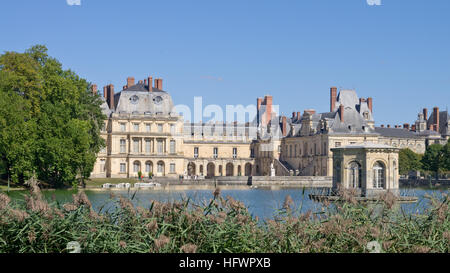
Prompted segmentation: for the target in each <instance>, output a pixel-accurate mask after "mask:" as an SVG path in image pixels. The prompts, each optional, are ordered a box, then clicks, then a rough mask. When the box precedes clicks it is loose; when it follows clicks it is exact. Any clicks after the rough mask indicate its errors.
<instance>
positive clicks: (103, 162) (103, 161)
mask: <svg viewBox="0 0 450 273" xmlns="http://www.w3.org/2000/svg"><path fill="white" fill-rule="evenodd" d="M105 163H106V160H105V159H102V160H100V172H101V173H104V172H105Z"/></svg>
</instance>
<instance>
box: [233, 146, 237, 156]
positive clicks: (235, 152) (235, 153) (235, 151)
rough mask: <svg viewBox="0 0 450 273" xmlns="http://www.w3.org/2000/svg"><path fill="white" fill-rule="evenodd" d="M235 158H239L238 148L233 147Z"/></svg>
mask: <svg viewBox="0 0 450 273" xmlns="http://www.w3.org/2000/svg"><path fill="white" fill-rule="evenodd" d="M233 158H237V148H233Z"/></svg>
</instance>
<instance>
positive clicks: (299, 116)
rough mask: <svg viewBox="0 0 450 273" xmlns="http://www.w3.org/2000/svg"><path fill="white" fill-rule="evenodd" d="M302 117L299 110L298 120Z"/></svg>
mask: <svg viewBox="0 0 450 273" xmlns="http://www.w3.org/2000/svg"><path fill="white" fill-rule="evenodd" d="M301 117H302V115H301V113H300V112H297V120H300V118H301Z"/></svg>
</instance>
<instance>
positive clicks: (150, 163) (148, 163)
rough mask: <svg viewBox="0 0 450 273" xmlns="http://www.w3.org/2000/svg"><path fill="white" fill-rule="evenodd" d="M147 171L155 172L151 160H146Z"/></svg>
mask: <svg viewBox="0 0 450 273" xmlns="http://www.w3.org/2000/svg"><path fill="white" fill-rule="evenodd" d="M145 172H146V173H150V172H153V163H152V162H151V161H147V162H145Z"/></svg>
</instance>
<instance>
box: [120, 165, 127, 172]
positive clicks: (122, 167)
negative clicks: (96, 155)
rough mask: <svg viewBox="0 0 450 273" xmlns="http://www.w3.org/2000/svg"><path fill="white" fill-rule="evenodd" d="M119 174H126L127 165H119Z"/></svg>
mask: <svg viewBox="0 0 450 273" xmlns="http://www.w3.org/2000/svg"><path fill="white" fill-rule="evenodd" d="M120 172H121V173H126V172H127V165H126V164H125V163H120Z"/></svg>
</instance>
